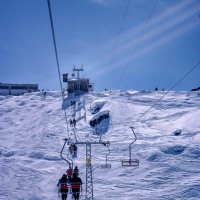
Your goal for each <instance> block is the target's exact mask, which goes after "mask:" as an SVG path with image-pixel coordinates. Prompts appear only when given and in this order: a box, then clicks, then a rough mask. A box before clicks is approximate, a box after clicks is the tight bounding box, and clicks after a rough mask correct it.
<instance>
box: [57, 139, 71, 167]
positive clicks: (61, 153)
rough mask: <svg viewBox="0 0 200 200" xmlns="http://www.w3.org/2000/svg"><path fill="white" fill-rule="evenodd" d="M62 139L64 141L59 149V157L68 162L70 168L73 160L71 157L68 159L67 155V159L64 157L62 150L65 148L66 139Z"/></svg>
mask: <svg viewBox="0 0 200 200" xmlns="http://www.w3.org/2000/svg"><path fill="white" fill-rule="evenodd" d="M64 141H65V142H64V145H63V147H62V150H61V152H60V157H61V158H62V159H63V160H64V161H66V162H67V163H68V165H69V168H72V169H73V161H72V159H70V158H69V157H68V156H67V158H68V160H67V159H66V158H64V157H63V150H64V148H65V145H66V143H67V141H68V139H64ZM69 160H70V161H71V162H70V161H69Z"/></svg>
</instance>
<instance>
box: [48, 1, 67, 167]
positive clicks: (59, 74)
mask: <svg viewBox="0 0 200 200" xmlns="http://www.w3.org/2000/svg"><path fill="white" fill-rule="evenodd" d="M47 4H48V10H49V17H50V23H51V31H52V36H53V44H54V50H55V56H56V64H57V69H58V76H59V82H60V90H61V96H62V100H63V101H64V93H63V87H62V82H61V73H60V65H59V59H58V51H57V46H56V39H55V31H54V25H53V17H52V11H51V3H50V0H47ZM64 114H65V122H66V125H67V132H68V138H69V127H68V121H67V113H66V110H64ZM61 158H62V155H61ZM67 162H68V164H69V166H70V162H69V161H67Z"/></svg>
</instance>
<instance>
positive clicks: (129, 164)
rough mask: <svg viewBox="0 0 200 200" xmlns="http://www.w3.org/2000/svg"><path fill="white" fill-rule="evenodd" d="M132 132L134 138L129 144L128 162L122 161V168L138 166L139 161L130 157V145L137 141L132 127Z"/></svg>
mask: <svg viewBox="0 0 200 200" xmlns="http://www.w3.org/2000/svg"><path fill="white" fill-rule="evenodd" d="M130 128H131V130H132V131H133V134H134V136H135V139H134V140H133V141H132V142H131V143H130V145H129V160H122V166H124V167H137V166H138V165H139V160H137V159H133V160H132V155H131V145H132V144H133V143H134V142H135V141H136V140H137V137H136V134H135V132H134V127H130Z"/></svg>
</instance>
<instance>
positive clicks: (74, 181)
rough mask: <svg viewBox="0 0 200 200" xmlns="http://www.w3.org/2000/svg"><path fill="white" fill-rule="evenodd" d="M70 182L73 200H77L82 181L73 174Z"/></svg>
mask: <svg viewBox="0 0 200 200" xmlns="http://www.w3.org/2000/svg"><path fill="white" fill-rule="evenodd" d="M70 182H71V188H72V194H73V197H74V200H79V197H80V191H81V186H82V180H81V178H79V177H78V176H77V174H76V173H73V177H72V178H71V180H70Z"/></svg>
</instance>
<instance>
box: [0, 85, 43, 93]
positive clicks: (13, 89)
mask: <svg viewBox="0 0 200 200" xmlns="http://www.w3.org/2000/svg"><path fill="white" fill-rule="evenodd" d="M38 91H40V90H39V89H38V84H12V83H0V95H22V94H24V93H29V92H38Z"/></svg>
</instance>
